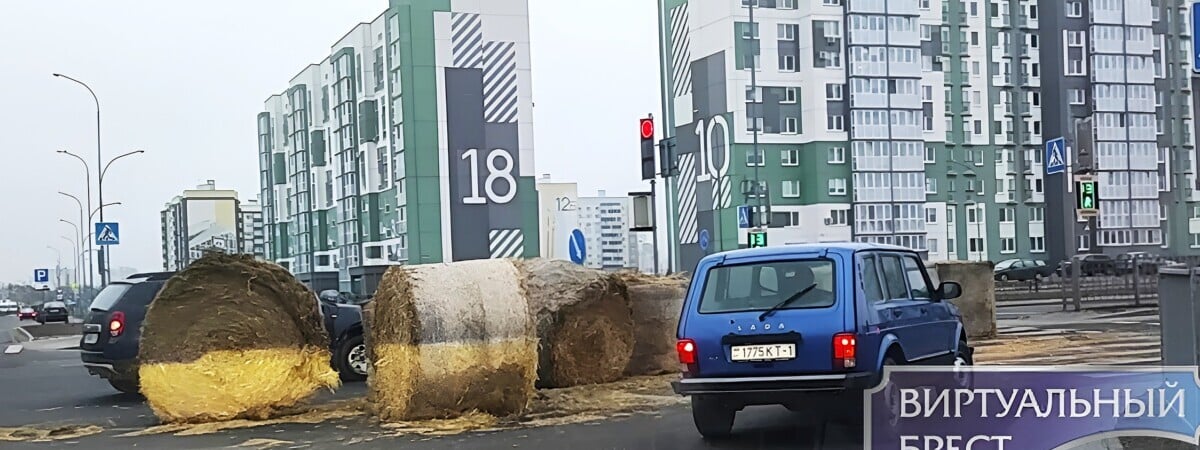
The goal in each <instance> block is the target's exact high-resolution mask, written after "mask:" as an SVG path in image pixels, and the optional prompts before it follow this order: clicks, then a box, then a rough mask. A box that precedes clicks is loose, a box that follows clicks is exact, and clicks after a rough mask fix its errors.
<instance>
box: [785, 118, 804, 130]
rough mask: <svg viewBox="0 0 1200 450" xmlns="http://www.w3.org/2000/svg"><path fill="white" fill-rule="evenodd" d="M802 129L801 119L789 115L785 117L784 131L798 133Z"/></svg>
mask: <svg viewBox="0 0 1200 450" xmlns="http://www.w3.org/2000/svg"><path fill="white" fill-rule="evenodd" d="M799 130H800V124H799V121H798V120H797V119H796V118H795V117H787V118H784V119H783V132H784V133H785V134H796V133H798V132H799Z"/></svg>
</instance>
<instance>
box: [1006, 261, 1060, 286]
mask: <svg viewBox="0 0 1200 450" xmlns="http://www.w3.org/2000/svg"><path fill="white" fill-rule="evenodd" d="M992 273H993V275H994V277H995V278H996V281H1030V280H1040V279H1042V278H1046V277H1048V276H1050V275H1053V274H1054V267H1051V266H1048V265H1046V262H1045V261H1040V260H1035V259H1007V260H1004V261H1000V262H999V263H996V267H995V269H993V270H992Z"/></svg>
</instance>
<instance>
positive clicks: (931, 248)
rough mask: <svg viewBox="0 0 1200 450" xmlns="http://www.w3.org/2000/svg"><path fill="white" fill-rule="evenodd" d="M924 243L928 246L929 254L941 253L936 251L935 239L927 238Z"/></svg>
mask: <svg viewBox="0 0 1200 450" xmlns="http://www.w3.org/2000/svg"><path fill="white" fill-rule="evenodd" d="M925 242H926V243H927V244H928V246H929V253H937V252H940V251H941V250H938V240H937V239H934V238H929V239H928V240H926V241H925Z"/></svg>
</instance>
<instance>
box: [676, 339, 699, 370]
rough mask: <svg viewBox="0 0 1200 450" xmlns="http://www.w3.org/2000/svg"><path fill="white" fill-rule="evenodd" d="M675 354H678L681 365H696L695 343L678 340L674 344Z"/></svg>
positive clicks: (687, 340) (688, 340) (689, 340)
mask: <svg viewBox="0 0 1200 450" xmlns="http://www.w3.org/2000/svg"><path fill="white" fill-rule="evenodd" d="M675 352H676V353H679V362H680V363H681V364H695V363H696V341H693V340H691V339H680V340H679V342H677V343H675Z"/></svg>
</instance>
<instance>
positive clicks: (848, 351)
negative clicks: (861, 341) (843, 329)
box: [833, 333, 858, 369]
mask: <svg viewBox="0 0 1200 450" xmlns="http://www.w3.org/2000/svg"><path fill="white" fill-rule="evenodd" d="M857 355H858V337H856V336H855V335H854V333H838V334H835V335H833V366H834V367H836V368H839V369H853V368H854V367H855V366H857V365H858V362H857V361H856V359H855V358H856V357H857Z"/></svg>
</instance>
